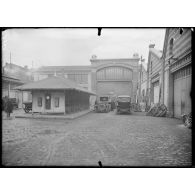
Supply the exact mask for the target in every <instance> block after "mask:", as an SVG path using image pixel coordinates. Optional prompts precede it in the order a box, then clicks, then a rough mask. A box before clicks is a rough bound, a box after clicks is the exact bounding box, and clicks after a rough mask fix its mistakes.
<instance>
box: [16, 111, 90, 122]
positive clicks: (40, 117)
mask: <svg viewBox="0 0 195 195" xmlns="http://www.w3.org/2000/svg"><path fill="white" fill-rule="evenodd" d="M90 112H92V110H89V111H86V112H84V113H80V114H78V115H76V116H55V115H38V116H36V115H30V116H24V115H18V116H15V118H28V119H69V120H71V119H76V118H79V117H82V116H84V115H86V114H88V113H90Z"/></svg>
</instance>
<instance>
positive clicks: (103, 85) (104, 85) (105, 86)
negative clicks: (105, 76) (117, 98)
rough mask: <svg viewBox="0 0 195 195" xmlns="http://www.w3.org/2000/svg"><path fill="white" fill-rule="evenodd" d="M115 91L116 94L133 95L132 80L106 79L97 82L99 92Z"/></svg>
mask: <svg viewBox="0 0 195 195" xmlns="http://www.w3.org/2000/svg"><path fill="white" fill-rule="evenodd" d="M110 92H113V93H114V94H115V95H130V96H131V95H132V82H119V81H106V82H98V83H97V94H98V95H104V94H109V93H110Z"/></svg>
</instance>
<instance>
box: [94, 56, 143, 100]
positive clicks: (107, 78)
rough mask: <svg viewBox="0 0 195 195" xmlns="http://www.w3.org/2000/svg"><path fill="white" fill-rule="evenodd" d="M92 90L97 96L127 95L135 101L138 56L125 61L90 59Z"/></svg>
mask: <svg viewBox="0 0 195 195" xmlns="http://www.w3.org/2000/svg"><path fill="white" fill-rule="evenodd" d="M90 61H91V66H92V70H91V78H92V90H93V91H95V92H96V94H97V95H105V94H107V95H109V94H114V95H115V96H117V95H129V96H130V97H131V99H132V102H135V101H136V91H137V83H138V75H139V64H138V63H139V56H138V54H134V55H133V57H132V58H125V59H98V58H97V57H96V56H92V58H91V60H90Z"/></svg>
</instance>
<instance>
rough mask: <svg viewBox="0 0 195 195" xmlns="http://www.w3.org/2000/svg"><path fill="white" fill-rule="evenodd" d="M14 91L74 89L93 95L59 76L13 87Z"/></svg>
mask: <svg viewBox="0 0 195 195" xmlns="http://www.w3.org/2000/svg"><path fill="white" fill-rule="evenodd" d="M14 89H18V90H21V91H31V90H45V89H46V90H65V89H75V90H77V91H82V92H86V93H89V94H93V95H95V93H94V92H92V91H89V90H87V89H85V88H83V87H80V86H79V85H78V84H77V83H75V82H74V81H71V80H69V79H66V78H63V77H59V76H53V77H48V78H46V79H43V80H39V81H34V82H30V83H27V84H25V85H21V86H18V87H15V88H14Z"/></svg>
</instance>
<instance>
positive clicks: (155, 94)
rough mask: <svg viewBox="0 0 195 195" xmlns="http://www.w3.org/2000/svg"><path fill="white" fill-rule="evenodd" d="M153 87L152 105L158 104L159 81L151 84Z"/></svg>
mask: <svg viewBox="0 0 195 195" xmlns="http://www.w3.org/2000/svg"><path fill="white" fill-rule="evenodd" d="M153 86H154V104H156V103H158V102H159V81H158V82H155V83H154V84H153Z"/></svg>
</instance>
